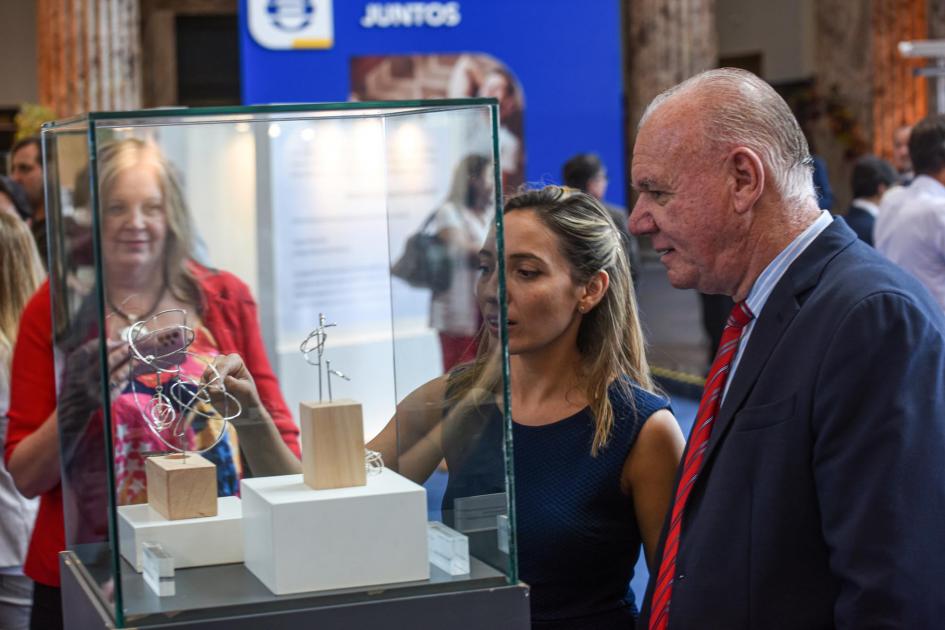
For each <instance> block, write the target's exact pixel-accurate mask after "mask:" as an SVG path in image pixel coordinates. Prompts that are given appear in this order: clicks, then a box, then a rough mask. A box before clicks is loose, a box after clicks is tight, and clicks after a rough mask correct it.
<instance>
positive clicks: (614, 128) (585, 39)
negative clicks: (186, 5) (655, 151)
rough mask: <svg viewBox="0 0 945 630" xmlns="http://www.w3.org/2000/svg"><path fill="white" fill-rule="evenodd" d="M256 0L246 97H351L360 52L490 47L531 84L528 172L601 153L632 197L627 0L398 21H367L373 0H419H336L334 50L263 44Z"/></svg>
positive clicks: (244, 24) (243, 45) (552, 1)
mask: <svg viewBox="0 0 945 630" xmlns="http://www.w3.org/2000/svg"><path fill="white" fill-rule="evenodd" d="M247 2H248V0H240V49H241V72H242V90H243V102H244V103H245V104H261V103H287V102H312V101H344V100H347V99H348V98H349V95H350V92H351V88H350V68H349V62H350V59H351V57H354V56H362V55H395V54H411V53H420V54H424V53H460V52H470V53H476V52H479V53H485V54H488V55H492V56H493V57H495V58H497V59H498V60H500V61H502V62H503V63H505V65H506V66H507V67H508V68H509V69H510V70H512V72H514V73H515V75H516V76H517V78H518V79H519V81H520V82H521V85H522V87H523V89H524V97H525V110H524V111H525V114H524V128H525V150H526V171H525V177H526V180H527V181H528V182H548V183H552V182H555V183H557V182H559V180H560V172H561V164H562V163H563V162H564V160H566V159H567V158H568V157H570V156H571V155H573V154H574V153H578V152H582V151H594V152H597V153H599V154H600V155H601V157H602V158H603V160H604V162H605V163H606V164H607V166H608V175H609V178H610V187H609V189H608V192H607V198H608V200H609V201H612V202H615V203H621V204H622V203H624V196H625V190H624V186H625V183H624V182H625V178H624V171H625V168H624V133H623V119H624V118H623V81H622V76H623V73H622V69H621V66H622V57H621V45H620V32H621V29H620V7H619V2H618V0H594V2H574V0H465V1H462V2H456V3H451V4H453V5H454V6H456V7H457V8H458V10H459V12H460V14H461V16H462V17H461V21H460V23H459V24H458V25H457V26H455V27H445V26H440V27H430V26H419V27H418V26H413V27H403V26H401V27H389V28H365V27H363V26H361V18H362V16H364V15H365V11H366V7H367V5H379V4H380V5H391V4H400V5H412V4H415V3H412V2H401V3H389V2H380V3H378V2H373V1H369V0H334V2H333V12H334V45H333V47H332V48H330V49H326V50H269V49H266V48H263V47H262V46H260V45H259V44H258V43H256V41H255V40H254V39H253V38H252V36H251V35H250V33H249V30H248V20H247V4H246V3H247ZM424 4H426V3H424ZM440 4H446V3H440ZM315 6H316V7H317V2H316V3H315Z"/></svg>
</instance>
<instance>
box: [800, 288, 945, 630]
mask: <svg viewBox="0 0 945 630" xmlns="http://www.w3.org/2000/svg"><path fill="white" fill-rule="evenodd" d="M816 383H817V388H818V390H817V393H816V395H815V402H814V407H815V408H814V409H813V418H814V420H813V425H814V426H813V427H812V429H813V431H814V436H815V437H814V448H813V461H812V465H813V470H814V476H815V480H816V484H817V496H818V500H819V504H820V510H821V515H822V527H823V531H824V536H825V539H826V542H827V545H828V547H829V563H830V570H831V571H832V572H833V574H834V575H835V576H836V577H837V580H838V584H839V587H840V591H839V593H838V597H837V601H836V604H835V609H834V616H835V622H836V627H837V628H856V629H864V628H869V629H875V628H932V627H938V626H939V625H940V624H941V623H942V620H943V619H945V597H942V590H941V589H942V586H941V562H942V559H943V558H945V535H943V529H942V527H943V523H945V465H943V461H945V325H943V323H942V318H941V317H940V316H939V315H938V314H936V313H932V312H931V311H930V310H929V307H927V306H921V305H920V304H918V303H917V301H916V300H915V299H914V298H912V297H909V296H906V295H902V294H898V293H882V294H875V295H872V296H869V297H867V298H865V299H864V300H862V301H861V302H859V303H858V304H856V305H855V306H854V307H853V308H852V309H851V310H850V312H849V313H848V314H847V315H846V316H845V317H844V318H843V319H842V324H841V326H840V327H839V329H838V330H837V331H836V334H835V335H834V337H833V340H832V341H831V343H830V345H829V346H828V347H827V348H826V352H825V355H824V361H823V363H822V365H821V367H820V370H819V373H818V377H817V380H816Z"/></svg>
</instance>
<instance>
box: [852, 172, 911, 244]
mask: <svg viewBox="0 0 945 630" xmlns="http://www.w3.org/2000/svg"><path fill="white" fill-rule="evenodd" d="M898 180H899V176H898V174H897V173H896V169H894V168H893V166H892V164H890V163H889V162H887V161H886V160H884V159H882V158H880V157H876V156H875V155H864V156H863V157H861V158H860V159H858V160H857V161H856V163H855V164H854V165H853V174H852V175H851V177H850V188H851V189H852V191H853V201H852V202H851V203H850V208H849V209H848V210H847V213H846V215H845V216H844V217H843V219H844V220H845V221H846V222H847V225H849V226H850V229H852V230H853V231H854V232H856V235H857V236H859V237H860V240H861V241H863V242H865V243H866V244H867V245H872V244H873V227H874V225H875V224H876V215H877V214H878V213H879V202H880V200H881V199H882V198H883V195H884V194H886V191H887V190H889V188H890V187H891V186H894V185H896V182H897V181H898Z"/></svg>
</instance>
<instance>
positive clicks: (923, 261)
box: [873, 175, 945, 311]
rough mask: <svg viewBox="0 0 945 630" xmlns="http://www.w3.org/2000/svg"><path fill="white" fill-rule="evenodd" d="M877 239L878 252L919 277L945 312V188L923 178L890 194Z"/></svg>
mask: <svg viewBox="0 0 945 630" xmlns="http://www.w3.org/2000/svg"><path fill="white" fill-rule="evenodd" d="M873 237H874V240H875V241H876V243H875V244H876V249H877V250H878V251H879V252H881V253H882V254H883V255H884V256H886V257H887V258H889V259H890V260H891V261H893V262H894V263H896V264H897V265H899V266H900V267H902V268H903V269H905V270H906V271H908V272H909V273H911V274H912V275H914V276H915V277H916V278H918V279H919V281H920V282H921V283H922V284H924V285H925V287H926V288H927V289H928V290H929V291H930V292H931V293H932V296H933V297H934V298H935V299H936V301H937V302H938V303H939V305H940V306H941V307H942V310H943V311H945V186H943V185H942V184H941V183H940V182H939V181H938V180H936V179H933V178H932V177H929V176H928V175H919V176H918V177H916V178H915V179H914V180H913V182H912V184H910V185H909V186H908V187H907V188H903V189H901V190H898V191H896V193H895V194H887V195H886V196H885V197H883V201H882V203H881V204H880V210H879V216H878V217H877V218H876V227H875V228H874V231H873Z"/></svg>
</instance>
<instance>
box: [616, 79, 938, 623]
mask: <svg viewBox="0 0 945 630" xmlns="http://www.w3.org/2000/svg"><path fill="white" fill-rule="evenodd" d="M632 180H633V185H634V187H635V188H636V189H637V190H639V191H640V196H639V199H638V201H637V204H636V206H635V207H634V209H633V212H632V213H631V216H630V228H631V230H632V231H633V232H634V233H635V234H637V235H643V234H646V235H649V236H650V238H651V239H652V242H653V247H654V248H655V249H656V250H657V253H658V254H659V255H660V260H661V262H662V263H663V264H664V266H665V267H666V269H667V272H668V275H669V279H670V281H671V283H672V284H673V285H674V286H676V287H677V288H690V287H695V288H697V289H699V290H700V291H703V292H707V293H722V294H725V295H730V296H732V298H733V299H734V301H735V302H736V307H735V309H733V311H732V315H731V317H730V320H729V326H728V327H727V329H726V332H725V334H724V335H723V341H722V345H721V347H720V349H719V353H718V355H717V357H716V360H715V362H714V363H713V367H712V370H711V373H710V376H709V379H708V381H707V383H706V389H705V393H704V395H703V400H702V404H701V405H700V408H699V413H698V415H697V418H696V422H695V423H694V425H693V432H692V435H691V436H690V439H689V443H688V445H687V450H686V455H685V457H684V460H683V464H682V466H681V469H680V481H679V483H678V484H677V490H676V496H675V499H674V504H673V507H672V509H671V513H670V515H668V518H667V523H666V525H665V528H664V533H663V537H662V542H661V545H660V554H659V557H658V558H656V560H655V561H656V562H657V563H658V567H659V570H658V572H654V577H653V579H651V581H650V586H649V588H648V591H647V597H646V600H645V605H644V611H643V616H642V623H641V624H640V625H639V626H638V627H646V628H650V629H662V628H670V629H686V628H699V629H703V628H712V629H714V628H719V629H725V630H739V629H749V628H751V629H762V628H763V629H764V630H778V629H781V628H783V629H785V630H788V629H789V630H798V629H802V628H803V629H807V628H857V629H864V628H866V629H868V628H910V629H912V628H937V627H941V625H942V623H943V620H945V597H943V596H942V585H941V575H942V567H941V564H942V559H943V558H945V536H943V535H942V527H943V518H945V466H943V465H942V460H943V453H945V319H943V316H942V314H941V312H939V310H938V309H937V307H936V305H935V303H934V302H933V300H932V299H931V297H930V296H929V294H928V292H927V291H926V290H925V289H924V288H923V287H922V286H921V285H919V283H918V282H916V281H915V280H914V279H913V278H912V277H910V276H909V275H907V274H906V273H904V272H903V271H901V270H900V269H899V268H898V267H896V266H895V265H893V264H890V263H889V261H887V260H885V259H884V258H883V257H882V256H881V255H879V254H878V253H877V252H875V251H874V250H873V249H872V248H870V247H868V246H866V245H865V244H864V243H862V242H861V241H860V240H859V239H857V238H856V235H855V234H854V233H853V232H852V231H851V230H850V229H849V228H848V227H847V226H846V224H845V223H844V222H843V221H838V220H833V219H832V218H831V216H830V214H829V213H827V212H824V211H821V210H819V209H818V208H817V204H816V201H815V194H814V190H813V185H812V178H811V169H810V156H809V151H808V148H807V143H806V141H805V140H804V136H803V134H802V133H801V130H800V128H799V127H798V125H797V121H796V120H795V119H794V117H793V116H792V115H791V112H790V110H789V109H788V107H787V105H786V104H785V103H784V101H783V100H782V99H781V98H780V97H779V96H778V95H777V94H776V93H775V92H774V90H772V89H771V87H770V86H768V85H767V84H766V83H764V82H763V81H762V80H760V79H759V78H758V77H756V76H754V75H753V74H751V73H748V72H744V71H741V70H732V69H722V70H713V71H710V72H706V73H703V74H701V75H698V76H697V77H694V78H693V79H690V80H689V81H686V82H685V83H682V84H680V85H679V86H676V87H675V88H672V89H671V90H669V91H667V92H666V93H664V94H662V95H660V96H659V97H657V98H656V99H655V100H654V101H653V103H651V104H650V106H649V108H648V109H647V111H646V112H645V113H644V115H643V118H642V121H641V123H640V129H639V132H638V134H637V140H636V145H635V147H634V154H633V166H632Z"/></svg>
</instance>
